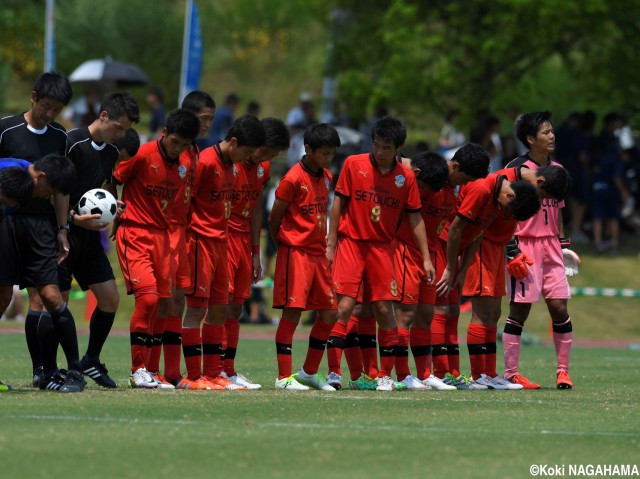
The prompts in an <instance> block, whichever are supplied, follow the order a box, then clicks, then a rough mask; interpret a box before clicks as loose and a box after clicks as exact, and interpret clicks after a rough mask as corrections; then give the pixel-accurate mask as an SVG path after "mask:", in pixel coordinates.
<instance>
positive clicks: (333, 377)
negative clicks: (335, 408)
mask: <svg viewBox="0 0 640 479" xmlns="http://www.w3.org/2000/svg"><path fill="white" fill-rule="evenodd" d="M327 382H328V383H329V385H330V386H331V387H333V389H335V390H336V391H337V390H338V389H342V376H340V375H339V374H338V373H329V375H328V376H327Z"/></svg>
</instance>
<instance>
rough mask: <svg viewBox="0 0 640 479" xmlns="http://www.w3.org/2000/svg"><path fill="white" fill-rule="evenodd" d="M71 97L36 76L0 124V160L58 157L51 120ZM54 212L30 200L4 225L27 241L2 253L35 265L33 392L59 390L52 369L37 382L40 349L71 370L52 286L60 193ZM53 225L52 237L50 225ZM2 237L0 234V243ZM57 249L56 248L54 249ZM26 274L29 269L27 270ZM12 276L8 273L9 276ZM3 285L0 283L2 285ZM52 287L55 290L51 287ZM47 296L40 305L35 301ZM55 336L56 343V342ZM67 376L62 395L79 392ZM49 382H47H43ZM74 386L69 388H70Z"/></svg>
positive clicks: (60, 147) (13, 267)
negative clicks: (19, 105) (20, 104)
mask: <svg viewBox="0 0 640 479" xmlns="http://www.w3.org/2000/svg"><path fill="white" fill-rule="evenodd" d="M72 95H73V91H72V89H71V84H70V83H69V81H68V79H67V78H66V77H65V76H63V75H61V74H60V73H57V72H53V71H51V72H47V73H43V74H41V75H40V76H39V77H38V79H37V80H36V82H35V84H34V87H33V91H32V92H31V98H30V100H31V108H30V109H29V110H28V111H26V112H24V113H23V114H19V115H14V116H9V117H6V118H3V119H1V120H0V157H15V158H22V159H25V160H28V161H34V160H36V159H39V158H42V157H44V156H46V155H47V154H49V153H55V154H57V155H64V154H65V151H66V140H67V134H66V131H65V129H64V128H63V127H62V126H61V125H60V124H58V123H56V122H55V121H54V120H55V118H56V117H57V116H58V114H59V113H60V111H61V110H62V108H63V107H64V106H65V105H66V104H67V103H68V102H69V101H70V100H71V97H72ZM54 204H55V208H53V207H52V206H51V203H50V202H49V201H47V200H43V199H38V198H34V199H32V200H31V201H29V202H28V204H26V205H24V206H23V207H21V208H20V209H19V210H18V211H16V213H15V214H14V215H12V218H10V219H7V220H5V221H4V225H5V226H7V225H9V223H11V224H12V226H14V227H15V223H16V222H20V223H23V224H24V228H26V231H27V234H28V238H29V239H30V241H25V242H24V243H12V244H9V245H6V244H3V246H6V248H3V252H5V253H6V254H7V256H10V257H12V258H15V259H16V260H17V258H19V257H20V255H21V252H20V251H17V250H16V248H18V249H24V248H29V249H30V251H29V255H28V256H29V258H30V259H29V260H28V262H34V263H33V264H36V263H37V264H38V266H37V267H35V268H33V270H32V272H31V273H29V274H28V275H27V277H26V278H23V280H22V281H24V283H23V286H26V287H27V291H28V293H29V312H28V313H27V317H26V320H25V333H26V338H27V346H28V348H29V354H30V355H31V361H32V366H33V372H34V374H33V385H34V387H45V388H47V387H48V388H49V389H55V390H59V389H60V385H61V382H62V378H61V377H60V376H59V375H58V374H57V366H55V365H51V364H49V365H48V366H44V367H45V368H48V369H49V371H48V373H47V375H48V377H47V378H45V379H46V380H47V382H46V383H42V382H41V373H42V368H43V354H44V353H41V349H43V348H46V349H47V351H48V352H47V354H48V355H49V359H48V361H49V360H50V359H51V351H52V350H57V344H58V339H59V340H60V341H61V343H62V345H63V348H64V350H65V355H66V356H67V361H68V362H69V363H70V364H72V365H73V367H72V368H71V369H72V370H74V371H75V370H76V369H75V368H77V367H78V366H77V364H76V363H77V361H78V358H77V348H78V346H77V334H76V329H75V323H73V322H72V321H62V322H61V318H64V317H66V316H65V315H66V313H64V309H65V308H66V306H65V307H64V308H63V306H64V304H65V303H64V302H63V301H62V297H61V295H60V291H59V288H58V286H57V283H58V268H57V265H56V256H59V258H58V259H59V260H60V261H62V260H64V258H66V256H67V255H68V253H69V242H68V239H67V233H68V228H69V225H68V223H67V212H68V206H69V202H68V197H67V196H66V195H65V194H63V193H56V194H55V195H54ZM56 222H57V224H58V231H57V235H56V228H55V224H56ZM2 237H3V233H2V232H0V238H2ZM56 246H57V248H56ZM8 263H9V262H6V263H4V264H3V266H2V267H0V268H2V269H4V271H6V272H7V273H8V275H7V276H6V277H7V278H8V277H11V276H13V275H14V273H15V272H16V271H18V269H19V268H20V267H19V265H17V264H16V263H15V262H11V264H8ZM27 269H29V266H27ZM11 271H13V272H11ZM5 281H6V279H5ZM54 285H55V286H54ZM38 290H40V293H42V294H48V295H49V297H48V298H47V299H46V301H45V300H44V299H43V298H41V297H39V296H41V294H40V293H38ZM43 303H45V306H46V304H48V305H49V307H48V308H46V307H45V309H47V310H49V308H51V307H53V308H56V310H58V309H60V308H63V310H62V311H58V312H60V313H61V314H62V316H61V315H60V314H57V313H56V321H55V323H52V320H51V318H50V315H49V314H48V313H47V312H44V311H43ZM56 336H58V339H56ZM77 376H78V375H77V374H75V373H74V374H71V376H70V377H69V384H68V385H67V386H68V387H65V388H64V391H70V390H74V391H75V390H82V387H83V385H82V386H81V384H83V383H84V381H83V379H82V376H81V374H79V376H80V377H79V378H78V377H77ZM49 380H51V381H49ZM71 383H75V384H71Z"/></svg>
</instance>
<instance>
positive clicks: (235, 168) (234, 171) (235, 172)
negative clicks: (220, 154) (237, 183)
mask: <svg viewBox="0 0 640 479" xmlns="http://www.w3.org/2000/svg"><path fill="white" fill-rule="evenodd" d="M237 174H238V168H237V167H236V164H235V163H234V164H233V176H236V175H237Z"/></svg>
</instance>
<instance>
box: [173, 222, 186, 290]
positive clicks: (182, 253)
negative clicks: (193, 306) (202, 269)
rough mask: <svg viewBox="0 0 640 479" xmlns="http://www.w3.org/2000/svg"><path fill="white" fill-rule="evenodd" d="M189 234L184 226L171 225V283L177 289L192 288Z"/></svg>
mask: <svg viewBox="0 0 640 479" xmlns="http://www.w3.org/2000/svg"><path fill="white" fill-rule="evenodd" d="M186 237H187V233H186V231H185V229H184V226H182V225H171V228H170V229H169V243H170V246H171V281H172V282H173V285H174V286H175V287H176V288H177V289H187V288H188V287H189V286H191V271H190V269H189V258H188V257H187V239H186Z"/></svg>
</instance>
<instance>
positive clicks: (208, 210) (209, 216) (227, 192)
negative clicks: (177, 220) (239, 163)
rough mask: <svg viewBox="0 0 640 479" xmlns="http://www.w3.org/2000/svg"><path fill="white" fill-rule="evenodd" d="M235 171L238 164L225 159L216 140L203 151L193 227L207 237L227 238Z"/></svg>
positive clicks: (193, 201)
mask: <svg viewBox="0 0 640 479" xmlns="http://www.w3.org/2000/svg"><path fill="white" fill-rule="evenodd" d="M235 174H236V165H234V164H232V163H226V162H223V161H222V152H221V151H220V146H218V145H217V144H216V145H213V146H211V147H209V148H206V149H204V150H202V152H200V158H198V166H197V167H196V177H195V179H194V181H193V189H192V192H191V215H190V217H191V222H190V224H189V229H190V230H191V231H195V232H196V233H199V234H201V235H203V236H206V237H207V238H215V239H226V238H227V223H228V221H229V216H231V192H232V190H233V182H234V177H235Z"/></svg>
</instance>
